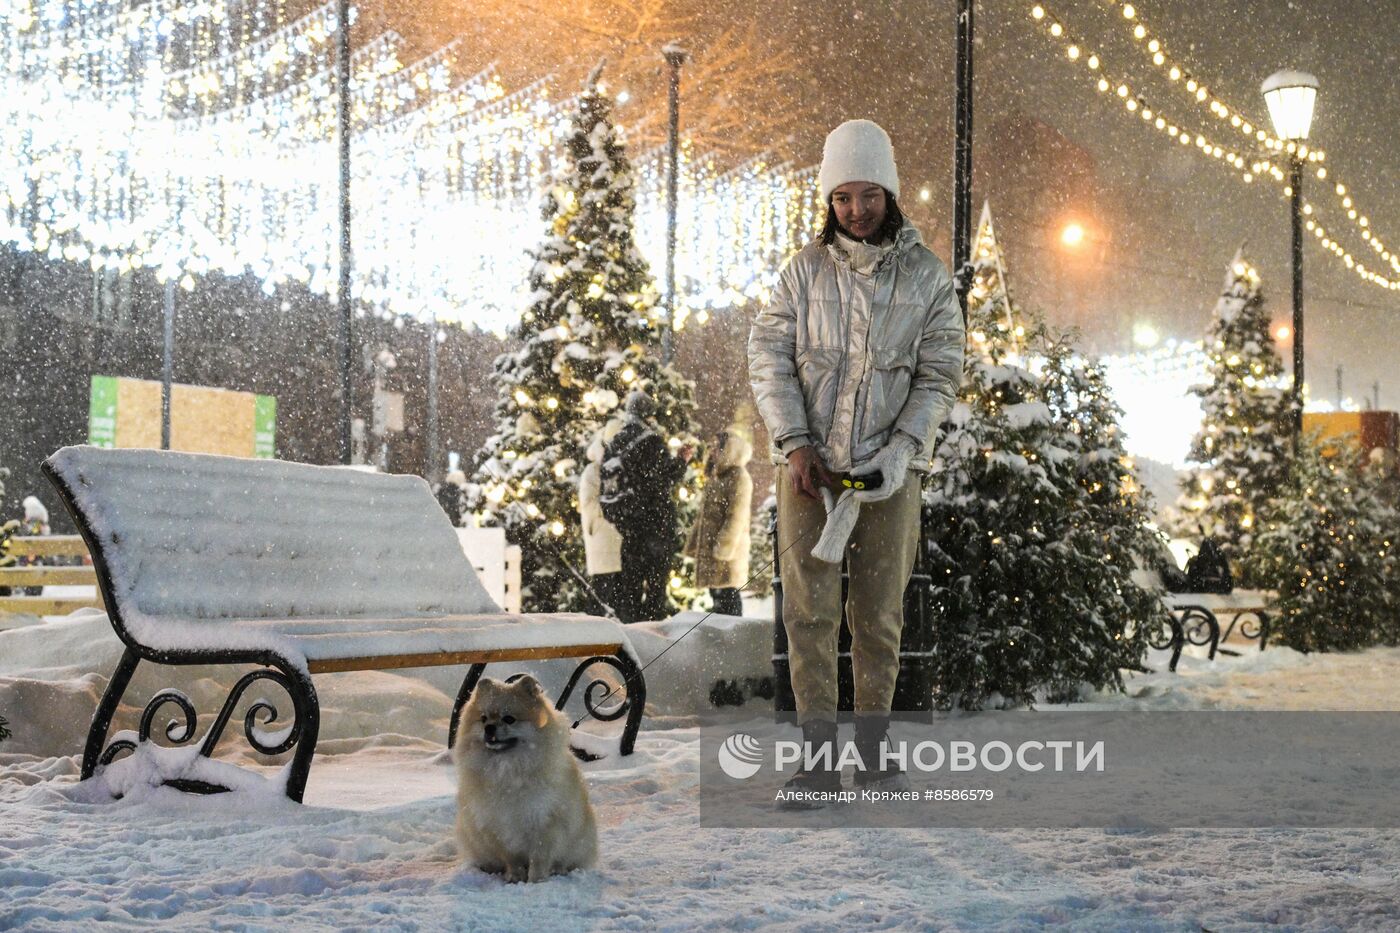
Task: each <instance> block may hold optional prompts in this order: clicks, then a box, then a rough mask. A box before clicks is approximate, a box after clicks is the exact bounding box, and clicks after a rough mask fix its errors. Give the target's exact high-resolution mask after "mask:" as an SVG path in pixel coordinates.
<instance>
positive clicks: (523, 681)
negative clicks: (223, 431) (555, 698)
mask: <svg viewBox="0 0 1400 933" xmlns="http://www.w3.org/2000/svg"><path fill="white" fill-rule="evenodd" d="M515 689H516V690H518V691H520V692H521V693H535V694H542V693H544V687H543V686H541V685H540V682H539V681H538V680H536V679H535V678H534V677H533V676H532V675H530V674H521V675H520V677H519V678H518V679H517V680H516V681H515Z"/></svg>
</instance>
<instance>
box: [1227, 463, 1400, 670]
mask: <svg viewBox="0 0 1400 933" xmlns="http://www.w3.org/2000/svg"><path fill="white" fill-rule="evenodd" d="M1368 472H1369V471H1368V469H1367V468H1366V467H1365V466H1364V465H1363V463H1362V462H1361V460H1360V459H1359V458H1358V456H1357V455H1356V454H1355V453H1354V452H1353V450H1352V448H1351V446H1350V445H1349V444H1341V445H1339V446H1338V447H1337V448H1334V449H1330V450H1325V451H1324V450H1323V449H1322V447H1321V446H1320V445H1319V443H1318V442H1317V441H1316V439H1312V440H1309V441H1306V442H1305V443H1303V444H1302V445H1300V449H1299V452H1298V457H1297V458H1296V460H1295V461H1294V469H1293V470H1292V471H1291V474H1292V475H1291V476H1290V477H1289V478H1288V479H1287V480H1286V481H1285V482H1284V484H1283V485H1282V486H1281V488H1280V489H1279V490H1278V495H1277V497H1276V498H1275V499H1273V500H1271V501H1270V502H1269V503H1267V504H1266V505H1265V507H1264V508H1263V510H1262V511H1261V512H1260V515H1259V520H1260V524H1261V525H1262V528H1261V529H1260V530H1259V531H1258V532H1257V533H1256V535H1255V540H1254V545H1253V549H1254V552H1255V554H1256V555H1257V564H1258V568H1259V574H1260V576H1261V577H1262V578H1263V580H1264V582H1265V583H1266V584H1267V585H1268V586H1270V587H1272V588H1274V589H1276V590H1277V591H1278V598H1277V600H1276V602H1275V610H1274V612H1273V616H1272V618H1273V623H1272V624H1273V635H1271V638H1274V639H1276V640H1277V641H1279V642H1281V643H1282V644H1285V645H1288V646H1289V647H1292V648H1296V649H1298V650H1299V651H1346V650H1353V649H1358V648H1365V647H1367V646H1370V645H1374V644H1378V643H1385V644H1392V645H1393V644H1395V643H1396V642H1397V640H1400V625H1397V617H1398V616H1397V610H1398V609H1400V601H1397V597H1400V587H1398V586H1397V583H1396V580H1397V578H1398V577H1400V566H1397V556H1396V551H1395V544H1396V533H1397V531H1400V513H1397V511H1396V509H1395V504H1394V503H1395V500H1394V499H1393V498H1389V499H1388V498H1387V497H1386V496H1384V495H1381V494H1378V482H1377V481H1378V479H1379V477H1377V476H1375V475H1368ZM1389 481H1390V482H1392V483H1393V481H1394V477H1393V474H1391V475H1390V476H1389Z"/></svg>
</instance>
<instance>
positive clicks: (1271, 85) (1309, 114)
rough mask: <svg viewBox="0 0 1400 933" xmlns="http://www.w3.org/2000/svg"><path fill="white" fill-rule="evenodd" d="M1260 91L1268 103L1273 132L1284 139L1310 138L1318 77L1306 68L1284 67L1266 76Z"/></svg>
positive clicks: (1299, 139) (1300, 139) (1298, 139)
mask: <svg viewBox="0 0 1400 933" xmlns="http://www.w3.org/2000/svg"><path fill="white" fill-rule="evenodd" d="M1259 90H1260V91H1262V92H1263V94H1264V101H1265V103H1267V104H1268V105H1269V119H1270V120H1272V121H1273V124H1274V134H1275V135H1277V136H1278V138H1279V139H1282V140H1285V141H1288V140H1293V141H1302V140H1305V139H1307V138H1308V130H1310V129H1311V128H1312V118H1313V104H1314V103H1315V102H1316V100H1317V79H1316V78H1314V77H1313V76H1312V75H1310V74H1308V73H1307V72H1306V71H1291V70H1288V69H1285V70H1283V71H1276V72H1274V73H1273V74H1271V75H1269V77H1268V78H1266V79H1264V83H1263V84H1262V85H1261V86H1260V88H1259Z"/></svg>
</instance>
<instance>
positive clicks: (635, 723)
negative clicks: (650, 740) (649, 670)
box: [617, 651, 647, 755]
mask: <svg viewBox="0 0 1400 933" xmlns="http://www.w3.org/2000/svg"><path fill="white" fill-rule="evenodd" d="M617 659H618V660H619V661H621V662H622V665H623V676H625V677H626V678H627V681H626V688H627V724H626V726H625V727H623V730H622V742H621V743H620V744H619V745H618V753H619V754H621V755H630V754H632V748H633V746H635V745H636V744H637V731H638V730H639V729H641V728H642V713H644V712H645V711H646V705H647V682H646V679H645V678H644V677H643V676H642V669H641V668H640V667H638V666H637V662H636V661H634V660H633V659H632V656H631V655H629V654H626V653H625V652H622V651H619V652H618V653H617Z"/></svg>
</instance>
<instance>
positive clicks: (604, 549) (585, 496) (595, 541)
mask: <svg viewBox="0 0 1400 933" xmlns="http://www.w3.org/2000/svg"><path fill="white" fill-rule="evenodd" d="M621 427H622V423H621V422H620V421H610V422H608V423H607V424H606V425H604V426H603V429H602V430H601V431H599V432H598V434H597V436H596V437H594V438H593V443H592V444H590V445H589V447H588V465H587V466H585V467H584V468H583V473H582V475H581V476H580V477H579V484H578V514H579V518H580V519H581V520H582V523H583V555H584V559H585V561H586V566H587V570H588V577H589V582H590V584H591V585H592V587H593V592H594V593H596V594H597V596H598V598H599V599H600V600H602V601H603V602H604V603H605V604H606V609H605V611H606V612H607V613H608V614H609V615H615V611H614V609H613V601H614V599H615V598H616V596H617V582H618V580H619V574H620V573H621V571H622V535H621V534H619V533H618V531H617V529H616V528H615V527H613V525H612V523H611V522H609V521H608V520H607V519H606V518H604V517H603V507H602V505H601V504H599V502H598V481H599V470H600V465H601V463H602V461H603V448H604V446H605V445H606V444H607V442H608V441H610V440H612V439H613V437H614V436H615V435H616V434H617V432H618V430H619V429H620V428H621Z"/></svg>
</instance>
